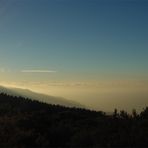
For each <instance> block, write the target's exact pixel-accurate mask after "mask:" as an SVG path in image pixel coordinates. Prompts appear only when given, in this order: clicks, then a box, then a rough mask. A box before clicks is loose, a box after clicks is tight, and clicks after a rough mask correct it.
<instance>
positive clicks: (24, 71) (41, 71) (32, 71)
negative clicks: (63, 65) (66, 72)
mask: <svg viewBox="0 0 148 148" xmlns="http://www.w3.org/2000/svg"><path fill="white" fill-rule="evenodd" d="M21 72H22V73H56V72H57V71H55V70H22V71H21Z"/></svg>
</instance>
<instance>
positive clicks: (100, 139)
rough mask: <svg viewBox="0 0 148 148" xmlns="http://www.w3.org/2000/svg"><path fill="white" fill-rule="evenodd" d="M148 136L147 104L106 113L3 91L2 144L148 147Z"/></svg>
mask: <svg viewBox="0 0 148 148" xmlns="http://www.w3.org/2000/svg"><path fill="white" fill-rule="evenodd" d="M147 137H148V108H146V109H144V110H143V112H141V114H140V115H138V114H137V113H136V111H133V115H128V114H127V113H126V112H125V111H121V112H119V113H118V112H117V111H116V110H115V112H114V115H112V116H107V115H106V114H105V113H103V112H95V111H89V110H85V109H78V108H67V107H63V106H58V105H48V104H45V103H41V102H38V101H33V100H29V99H24V98H22V97H12V96H8V95H6V94H0V147H19V148H21V147H22V148H25V147H26V148H28V147H97V148H98V147H147V146H148V140H147Z"/></svg>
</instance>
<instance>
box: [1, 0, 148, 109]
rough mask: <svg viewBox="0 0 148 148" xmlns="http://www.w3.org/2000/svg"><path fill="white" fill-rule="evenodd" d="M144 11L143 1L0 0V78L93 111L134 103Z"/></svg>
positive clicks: (143, 49)
mask: <svg viewBox="0 0 148 148" xmlns="http://www.w3.org/2000/svg"><path fill="white" fill-rule="evenodd" d="M147 15H148V1H147V0H1V1H0V85H4V86H12V87H19V88H26V89H30V90H33V91H37V92H41V93H45V94H48V95H53V96H60V97H64V98H66V99H70V100H74V101H78V102H80V103H82V104H84V105H87V106H89V107H90V108H93V109H96V110H97V109H98V110H104V111H112V110H113V109H114V108H120V109H125V110H128V111H131V110H132V109H133V108H136V109H137V110H141V109H142V108H144V107H145V106H146V105H148V66H147V65H148V58H147V55H148V17H147Z"/></svg>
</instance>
